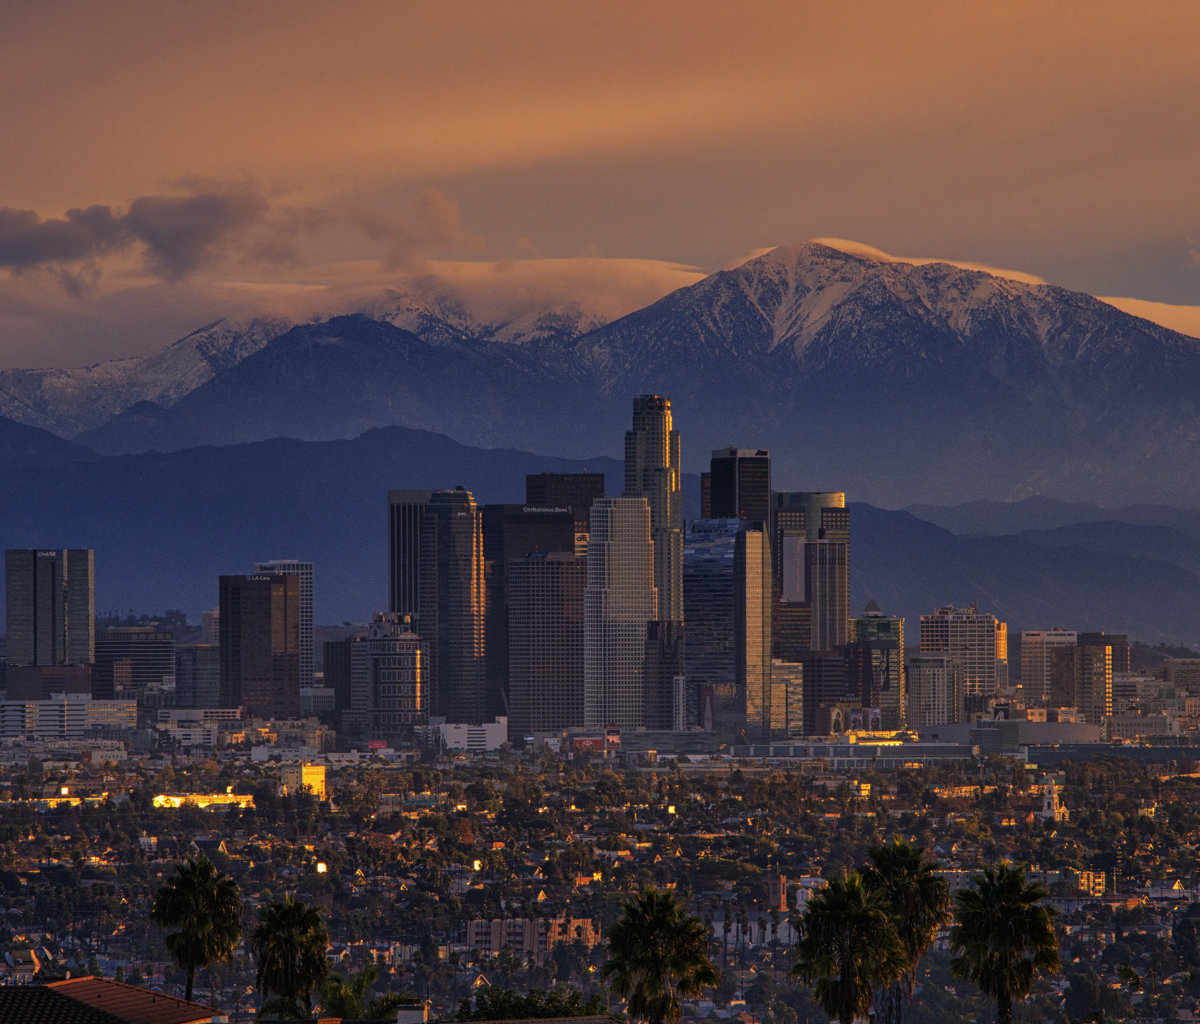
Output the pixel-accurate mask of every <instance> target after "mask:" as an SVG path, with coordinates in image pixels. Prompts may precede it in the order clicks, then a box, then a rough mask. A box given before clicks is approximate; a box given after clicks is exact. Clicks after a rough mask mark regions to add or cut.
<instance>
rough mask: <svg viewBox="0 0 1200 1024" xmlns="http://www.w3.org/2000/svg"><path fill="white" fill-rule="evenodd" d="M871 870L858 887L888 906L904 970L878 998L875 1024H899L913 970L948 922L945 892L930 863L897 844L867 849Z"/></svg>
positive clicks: (916, 849) (916, 851)
mask: <svg viewBox="0 0 1200 1024" xmlns="http://www.w3.org/2000/svg"><path fill="white" fill-rule="evenodd" d="M870 854H871V860H872V861H873V862H874V863H873V865H869V866H868V867H866V868H864V869H863V872H862V875H863V882H864V883H865V884H866V886H867V888H868V889H870V890H871V891H872V892H875V893H878V894H879V895H881V896H882V897H883V898H884V899H885V900H886V901H887V902H888V903H889V904H890V906H891V916H892V927H893V928H895V929H896V937H897V938H898V939H899V940H900V945H901V947H903V949H904V958H905V959H906V960H907V961H908V969H907V970H906V971H905V972H904V973H903V974H902V975H901V976H900V977H899V978H897V979H896V980H895V981H894V982H892V983H891V984H890V985H889V986H888V987H887V988H886V989H884V991H883V992H882V993H881V994H880V997H879V1003H878V1006H877V1013H876V1021H877V1022H878V1024H900V1019H901V1017H902V1014H903V1001H904V999H907V1000H908V1001H909V1002H911V1001H912V996H913V989H914V987H915V986H916V981H917V966H918V965H919V964H920V962H921V959H922V958H923V957H924V956H925V953H926V951H927V950H928V949H929V946H930V944H931V943H932V942H933V940H934V938H935V937H936V936H937V933H938V929H939V928H941V927H942V926H943V925H944V924H945V923H946V922H947V921H949V920H950V888H949V886H947V885H946V880H945V879H944V878H939V877H938V876H937V875H935V874H934V873H933V872H934V868H935V864H934V863H933V862H932V861H930V860H927V859H926V858H925V856H924V854H925V850H924V848H922V847H920V846H911V845H909V844H908V843H906V842H904V841H903V840H900V839H896V840H894V841H893V842H891V843H888V844H884V845H881V846H873V847H871V850H870Z"/></svg>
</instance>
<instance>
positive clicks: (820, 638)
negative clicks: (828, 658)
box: [771, 491, 850, 658]
mask: <svg viewBox="0 0 1200 1024" xmlns="http://www.w3.org/2000/svg"><path fill="white" fill-rule="evenodd" d="M771 546H772V550H773V551H774V552H775V560H774V571H775V575H776V577H777V578H778V580H779V596H778V605H777V610H778V611H779V614H780V621H781V623H785V624H786V623H787V622H788V621H789V616H788V615H787V613H786V612H785V611H784V609H783V605H785V604H799V603H802V602H803V603H807V604H808V605H809V606H810V608H809V611H808V617H809V630H810V638H809V642H810V644H811V645H812V649H813V650H832V649H833V648H834V647H838V646H841V645H842V644H845V643H846V642H847V641H848V640H849V638H850V510H849V509H847V508H846V496H845V494H843V493H842V492H841V491H781V492H778V493H776V494H772V495H771ZM791 618H792V619H796V618H798V613H796V612H793V615H792V616H791ZM793 632H794V627H793ZM776 656H777V657H779V656H785V657H793V658H794V653H793V652H788V653H783V652H777V654H776Z"/></svg>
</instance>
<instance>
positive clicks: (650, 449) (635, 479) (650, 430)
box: [624, 395, 683, 622]
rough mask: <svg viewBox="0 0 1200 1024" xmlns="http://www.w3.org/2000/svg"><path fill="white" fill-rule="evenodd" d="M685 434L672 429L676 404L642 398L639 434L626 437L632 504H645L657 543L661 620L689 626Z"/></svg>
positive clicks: (637, 412) (636, 413) (637, 411)
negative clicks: (681, 463)
mask: <svg viewBox="0 0 1200 1024" xmlns="http://www.w3.org/2000/svg"><path fill="white" fill-rule="evenodd" d="M680 486H681V477H680V468H679V431H677V430H672V429H671V400H670V399H669V398H666V397H664V396H663V395H641V396H639V397H638V398H635V399H634V400H633V429H632V430H629V431H626V433H625V494H624V496H625V497H626V498H645V499H646V503H647V504H648V505H649V506H650V539H651V540H652V541H653V542H654V585H655V587H656V588H657V590H658V615H657V616H656V618H659V619H662V620H664V621H670V622H681V621H683V491H682V490H681V489H680Z"/></svg>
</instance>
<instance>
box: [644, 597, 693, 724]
mask: <svg viewBox="0 0 1200 1024" xmlns="http://www.w3.org/2000/svg"><path fill="white" fill-rule="evenodd" d="M683 641H684V632H683V623H682V622H669V621H661V620H660V621H655V622H650V623H647V624H646V663H645V667H644V670H643V683H642V686H643V694H642V702H643V711H642V721H643V724H644V725H645V727H646V728H647V729H661V730H671V729H675V728H676V727H677V726H678V725H679V723H680V722H681V721H682V722H686V720H687V693H686V690H685V684H686V680H687V676H686V674H685V673H686V669H685V665H684V643H683Z"/></svg>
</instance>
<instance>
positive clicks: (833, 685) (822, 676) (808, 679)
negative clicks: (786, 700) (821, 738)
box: [800, 648, 858, 736]
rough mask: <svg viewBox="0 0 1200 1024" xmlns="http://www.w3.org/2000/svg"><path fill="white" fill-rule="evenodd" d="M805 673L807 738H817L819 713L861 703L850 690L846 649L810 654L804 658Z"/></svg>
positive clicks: (805, 725)
mask: <svg viewBox="0 0 1200 1024" xmlns="http://www.w3.org/2000/svg"><path fill="white" fill-rule="evenodd" d="M800 663H801V665H803V672H804V735H805V736H816V735H818V732H817V718H818V712H819V711H820V710H821V708H823V707H824V708H830V707H832V706H833V705H835V704H843V703H845V702H846V701H847V700H853V701H854V702H855V703H857V701H858V696H857V695H851V693H850V691H849V685H848V684H849V680H848V672H849V662H848V659H847V657H846V649H845V648H842V649H841V650H838V651H807V652H805V654H804V655H803V656H802V657H801V659H800Z"/></svg>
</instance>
